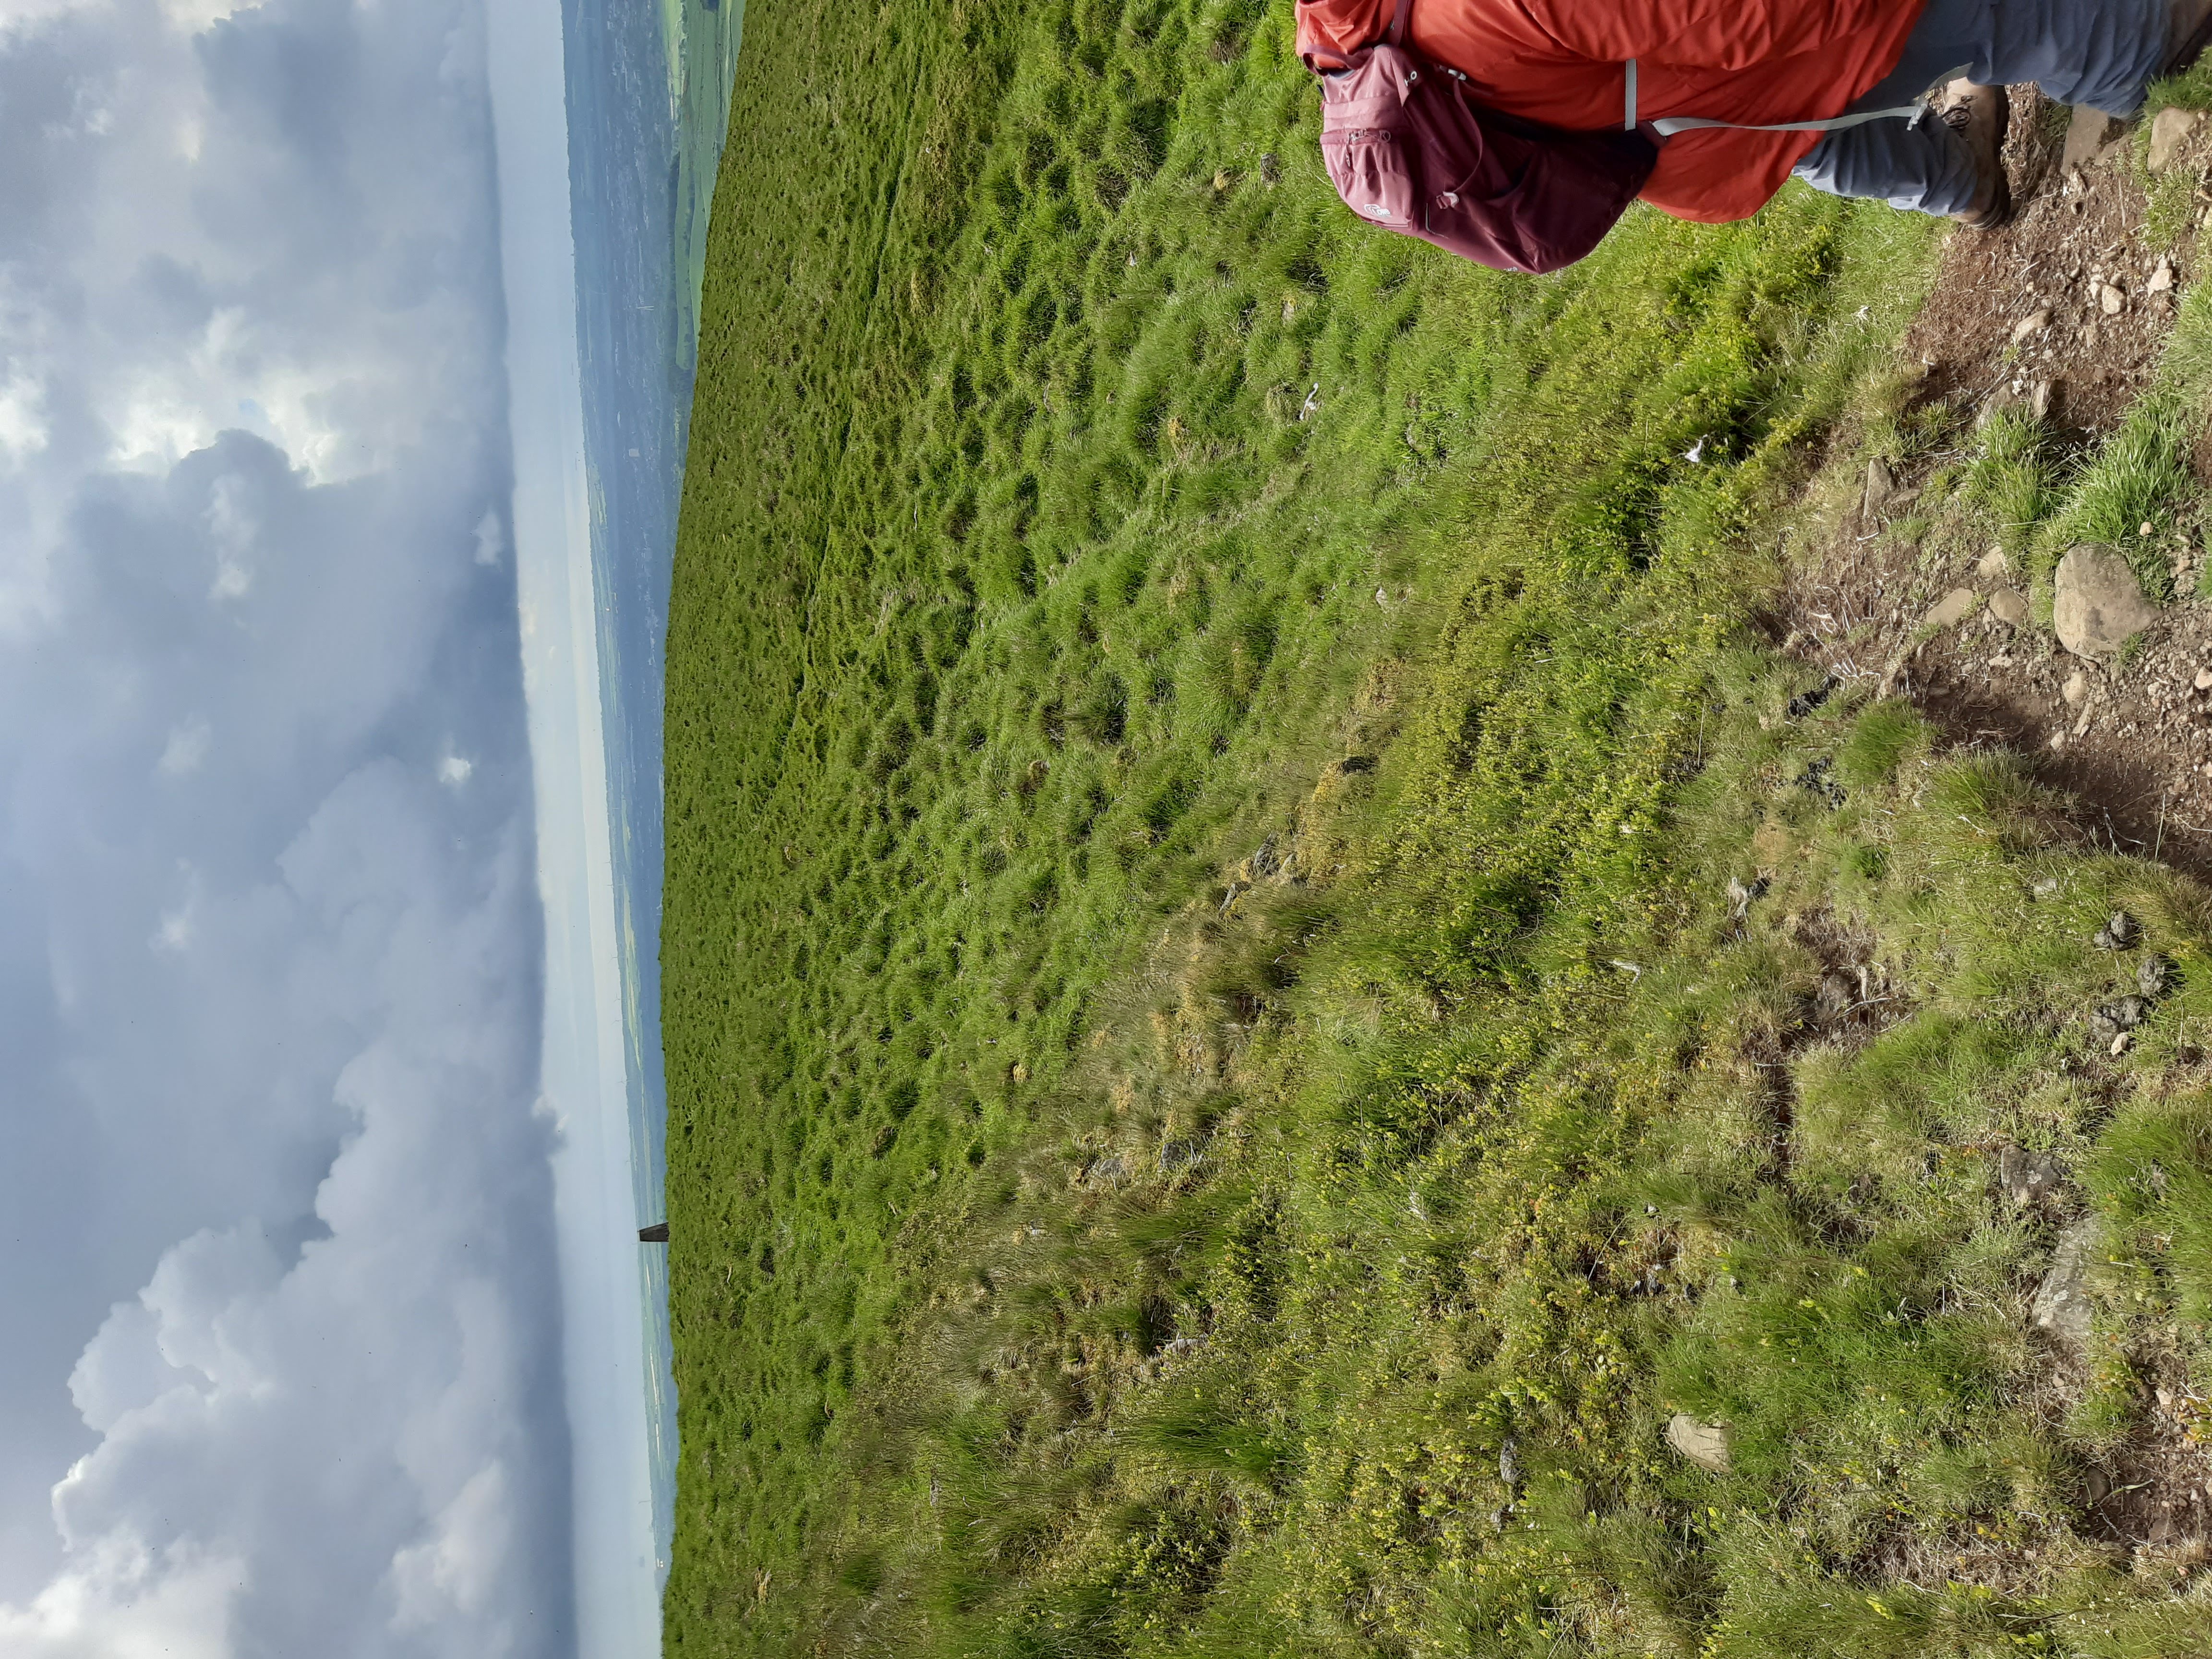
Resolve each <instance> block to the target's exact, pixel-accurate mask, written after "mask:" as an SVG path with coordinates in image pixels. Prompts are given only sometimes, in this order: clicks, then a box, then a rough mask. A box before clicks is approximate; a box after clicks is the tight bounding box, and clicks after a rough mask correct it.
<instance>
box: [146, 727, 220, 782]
mask: <svg viewBox="0 0 2212 1659" xmlns="http://www.w3.org/2000/svg"><path fill="white" fill-rule="evenodd" d="M214 742H215V733H214V732H213V731H212V730H211V729H210V727H209V726H208V723H207V722H206V721H205V720H200V719H198V718H197V717H195V718H193V719H191V720H186V721H185V723H184V724H183V725H182V726H173V727H171V728H170V731H169V740H168V741H167V743H165V744H162V745H161V759H160V760H159V761H158V762H156V763H155V764H156V765H157V766H158V767H159V768H160V769H161V775H163V776H164V777H171V778H181V777H186V776H189V775H191V774H192V773H194V772H197V771H198V770H199V769H200V767H201V766H202V765H203V764H204V763H205V762H206V760H207V757H208V750H209V748H210V746H211V745H212V744H214Z"/></svg>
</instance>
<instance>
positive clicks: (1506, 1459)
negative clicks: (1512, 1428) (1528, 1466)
mask: <svg viewBox="0 0 2212 1659" xmlns="http://www.w3.org/2000/svg"><path fill="white" fill-rule="evenodd" d="M1498 1479H1499V1480H1503V1481H1504V1483H1505V1484H1506V1485H1507V1486H1510V1487H1512V1488H1514V1489H1515V1490H1516V1491H1517V1490H1518V1489H1519V1488H1520V1485H1521V1443H1520V1442H1519V1441H1518V1440H1516V1438H1514V1437H1513V1436H1511V1435H1510V1434H1509V1435H1507V1436H1506V1437H1505V1443H1504V1445H1503V1446H1500V1447H1499V1448H1498Z"/></svg>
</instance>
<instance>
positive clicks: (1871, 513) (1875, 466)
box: [1859, 455, 1897, 519]
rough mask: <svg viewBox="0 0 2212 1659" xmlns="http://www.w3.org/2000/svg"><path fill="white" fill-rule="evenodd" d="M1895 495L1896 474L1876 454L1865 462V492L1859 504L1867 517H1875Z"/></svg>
mask: <svg viewBox="0 0 2212 1659" xmlns="http://www.w3.org/2000/svg"><path fill="white" fill-rule="evenodd" d="M1896 495H1897V474H1896V473H1894V472H1893V471H1890V470H1889V463H1888V462H1887V461H1885V460H1884V459H1881V456H1879V455H1877V456H1875V458H1874V459H1872V460H1870V461H1869V462H1868V463H1867V470H1866V492H1865V494H1864V495H1862V496H1861V497H1860V499H1859V506H1860V509H1861V511H1863V513H1865V514H1866V516H1867V517H1869V519H1871V518H1874V517H1875V516H1876V515H1877V514H1879V513H1881V510H1882V509H1883V508H1884V507H1887V506H1888V505H1889V504H1890V502H1891V501H1893V500H1894V499H1895V497H1896Z"/></svg>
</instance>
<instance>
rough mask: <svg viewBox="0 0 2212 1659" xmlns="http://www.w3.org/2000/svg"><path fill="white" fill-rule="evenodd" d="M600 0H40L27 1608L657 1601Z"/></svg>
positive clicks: (245, 1625) (9, 10)
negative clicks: (577, 287) (609, 429)
mask: <svg viewBox="0 0 2212 1659" xmlns="http://www.w3.org/2000/svg"><path fill="white" fill-rule="evenodd" d="M558 15H559V14H558V7H557V4H556V3H555V0H490V10H489V15H487V12H486V10H485V9H483V7H480V6H478V5H477V4H474V3H470V0H358V3H356V0H267V3H264V4H260V5H258V6H256V5H247V6H243V7H238V8H235V9H234V8H233V7H232V6H230V5H229V4H228V3H227V0H0V707H4V708H6V709H7V710H8V711H9V719H8V720H5V721H4V722H0V790H4V792H5V793H4V800H5V807H6V816H5V818H4V821H0V920H3V921H4V925H0V1060H4V1066H0V1077H4V1079H5V1083H4V1085H0V1091H4V1092H0V1304H4V1305H5V1306H6V1307H7V1308H8V1310H9V1314H10V1316H11V1322H10V1331H9V1338H10V1340H9V1342H8V1343H7V1344H5V1345H0V1421H4V1422H5V1423H6V1424H7V1425H8V1432H7V1433H6V1435H5V1436H4V1437H0V1652H5V1653H6V1654H8V1655H9V1656H10V1659H64V1656H68V1659H77V1656H83V1659H93V1656H98V1659H112V1656H118V1655H136V1654H139V1653H145V1654H149V1655H151V1654H162V1655H167V1656H172V1659H214V1656H228V1655H234V1654H237V1655H246V1654H266V1653H276V1654H311V1653H312V1654H343V1655H348V1656H352V1655H360V1656H383V1655H392V1656H403V1655H404V1656H413V1655H426V1656H427V1655H453V1656H463V1655H466V1656H469V1659H491V1656H500V1655H509V1654H512V1655H538V1654H555V1653H563V1652H567V1651H568V1650H570V1649H571V1648H572V1647H574V1646H575V1645H576V1637H577V1632H578V1628H579V1626H578V1620H579V1619H580V1620H581V1629H582V1631H583V1632H584V1633H585V1635H586V1640H585V1642H584V1644H583V1645H584V1648H585V1650H586V1651H587V1652H592V1653H599V1652H620V1653H625V1654H627V1653H633V1652H636V1651H638V1650H640V1649H641V1647H643V1646H648V1645H650V1644H651V1643H652V1641H653V1632H652V1626H651V1620H652V1605H651V1600H652V1598H651V1586H650V1578H649V1574H647V1573H644V1572H642V1571H641V1565H642V1564H641V1559H640V1558H641V1556H642V1555H643V1554H644V1553H645V1552H646V1551H647V1549H648V1548H649V1544H648V1543H647V1541H646V1540H645V1536H644V1531H643V1528H644V1526H645V1516H644V1515H643V1514H642V1512H641V1510H639V1508H638V1504H639V1503H640V1501H641V1500H640V1499H639V1498H638V1495H637V1489H638V1488H639V1487H640V1486H641V1485H642V1481H643V1474H642V1468H641V1462H642V1457H643V1449H642V1446H641V1444H639V1445H636V1446H635V1447H633V1445H632V1442H631V1437H632V1435H633V1432H634V1425H633V1424H632V1422H631V1421H630V1419H629V1416H628V1415H627V1413H629V1412H630V1411H631V1410H633V1409H637V1408H638V1396H639V1394H640V1392H641V1391H640V1390H638V1389H630V1391H629V1400H628V1401H625V1399H624V1398H623V1390H624V1389H625V1388H627V1387H628V1386H629V1381H628V1379H626V1377H625V1376H624V1374H623V1369H622V1364H621V1363H620V1359H619V1355H620V1352H622V1351H623V1342H624V1341H625V1340H628V1341H629V1352H635V1349H636V1343H635V1340H634V1327H635V1319H636V1310H635V1264H634V1261H633V1260H632V1258H630V1257H629V1256H628V1255H625V1254H624V1253H623V1248H622V1246H623V1239H622V1237H621V1235H622V1233H623V1231H625V1230H626V1229H627V1228H628V1227H629V1226H630V1225H634V1218H633V1217H632V1216H631V1215H630V1214H629V1207H630V1200H629V1187H628V1178H627V1172H626V1170H617V1171H613V1172H610V1170H609V1169H608V1167H607V1165H606V1162H605V1158H603V1157H602V1156H601V1154H600V1152H599V1139H598V1137H599V1134H600V1133H601V1125H600V1123H599V1120H598V1118H597V1116H595V1115H594V1113H593V1111H592V1108H593V1107H594V1106H596V1105H597V1104H598V1103H599V1100H600V1098H601V1096H600V1094H599V1087H598V1084H597V1082H596V1081H595V1079H598V1078H599V1075H600V1068H602V1067H603V1066H605V1064H608V1063H611V1064H612V1065H613V1066H614V1067H615V1071H616V1074H617V1075H618V1074H619V1055H618V1053H617V1055H616V1056H615V1057H614V1059H613V1060H612V1061H611V1062H609V1061H607V1060H605V1058H604V1057H603V1054H602V1050H603V1048H604V1047H605V1042H606V1041H607V1036H608V1028H607V1025H606V1022H607V1021H608V1020H609V1019H611V1018H617V1017H618V1009H616V1008H614V1007H612V1006H609V1004H610V1001H611V1000H610V999H609V998H608V997H607V996H606V995H605V975H607V973H608V972H609V971H610V968H611V957H610V955H609V952H610V951H611V942H610V941H609V940H608V939H606V937H605V933H604V932H603V930H602V927H601V925H600V917H599V910H600V908H603V899H602V897H601V896H600V895H599V893H598V892H597V890H596V888H595V884H602V883H601V878H602V875H603V873H604V872H603V870H602V868H601V864H603V861H604V856H605V816H604V802H603V800H600V801H598V802H597V803H595V802H594V799H593V793H592V792H593V790H594V789H595V788H599V789H603V787H604V785H603V781H595V774H594V771H593V768H594V766H595V765H596V764H598V763H597V761H596V760H595V758H594V753H595V748H596V720H597V702H596V699H595V698H594V697H592V696H585V695H581V694H580V691H579V685H580V684H588V681H587V680H586V679H581V678H580V677H587V676H588V675H589V674H590V673H591V671H592V662H591V659H590V654H589V635H590V632H591V630H590V629H589V628H588V626H586V625H584V623H587V621H588V618H587V617H586V618H582V619H580V618H579V617H577V616H575V615H574V614H572V613H569V612H568V611H566V610H565V609H564V607H565V606H566V605H567V603H568V600H567V596H568V593H569V592H571V591H572V585H573V583H574V580H575V577H576V573H577V569H578V566H577V564H576V561H577V560H579V559H580V558H583V557H586V556H587V554H586V552H585V551H584V550H583V548H582V544H581V541H580V536H581V531H582V526H581V525H580V522H579V520H578V518H577V513H578V508H579V497H578V494H577V490H578V481H579V479H580V469H581V455H580V447H579V446H580V438H579V433H580V427H579V426H578V424H577V422H576V419H575V416H574V413H573V409H572V406H573V404H574V333H573V324H574V311H573V276H572V275H571V274H570V266H569V259H570V253H569V249H568V246H567V243H566V207H567V204H566V200H565V179H566V169H565V155H566V145H565V141H564V137H563V132H562V125H561V121H560V112H561V94H560V74H559V70H560V64H559V58H558V55H557V52H558V46H559V40H558ZM495 94H496V96H495ZM503 271H504V272H506V273H507V276H503V275H502V272H503ZM517 273H520V275H519V276H518V275H517ZM510 278H512V279H513V280H510ZM564 352H565V354H566V356H565V358H564V356H563V354H564ZM510 370H512V387H513V390H512V393H510ZM518 581H520V585H521V592H520V601H521V602H520V605H519V604H518ZM563 641H567V643H566V644H564V643H563ZM526 661H527V664H528V666H529V675H530V681H529V689H530V693H531V696H530V699H529V701H528V702H526V699H525V696H524V671H525V664H526ZM532 738H535V739H536V740H537V742H538V745H539V748H540V750H541V752H540V754H539V756H538V769H537V772H536V774H535V775H534V776H533V772H532V753H531V746H530V745H531V741H532ZM595 804H596V805H597V806H598V807H599V811H597V813H596V815H595V813H594V811H593V808H594V805H595ZM541 810H542V811H543V813H544V816H543V817H542V818H541V817H540V816H539V814H540V811H541ZM594 822H596V825H597V828H596V830H594V829H593V824H594ZM595 833H596V836H597V837H598V841H597V844H596V846H595V845H594V844H593V842H592V836H593V835H594V834H595ZM593 860H600V861H601V864H594V862H593ZM541 891H542V893H543V895H544V902H543V903H541ZM549 947H550V955H549ZM549 996H550V997H551V998H552V999H553V1001H552V1006H553V1007H554V1009H555V1010H556V1014H555V1017H554V1018H552V1019H551V1020H550V1021H549V1020H548V1019H547V1018H546V1017H545V1012H544V1011H545V1009H546V1007H547V999H548V997H549ZM617 1036H618V1032H617ZM541 1068H544V1069H541ZM607 1105H608V1108H609V1109H610V1111H611V1113H612V1114H614V1115H616V1124H617V1129H610V1130H609V1131H608V1133H609V1134H610V1135H611V1136H613V1137H614V1140H613V1143H612V1144H617V1145H618V1144H619V1138H618V1133H617V1130H618V1126H619V1121H620V1120H619V1113H620V1110H621V1102H620V1099H619V1096H618V1094H617V1096H616V1097H614V1098H612V1099H611V1100H609V1101H608V1102H607ZM615 1175H618V1176H619V1180H618V1181H617V1180H615V1179H613V1178H612V1176H615ZM601 1240H605V1241H610V1243H608V1244H606V1245H604V1246H602V1245H600V1244H598V1243H595V1242H594V1241H601ZM627 1248H628V1249H629V1250H635V1248H636V1247H635V1244H629V1245H628V1246H627ZM609 1285H618V1286H619V1288H620V1289H621V1290H623V1291H626V1292H627V1293H628V1301H627V1304H625V1303H624V1300H623V1297H620V1296H617V1295H616V1294H614V1293H613V1291H611V1290H610V1289H609V1288H608V1287H609ZM564 1310H565V1311H564ZM625 1319H627V1320H629V1322H631V1323H632V1328H631V1330H630V1331H629V1332H627V1333H626V1332H625V1330H624V1329H623V1321H624V1320H625ZM609 1356H615V1358H613V1359H610V1358H608V1357H609ZM584 1362H589V1363H584ZM572 1415H573V1416H574V1420H575V1421H576V1422H577V1424H578V1425H580V1432H578V1433H577V1434H576V1436H575V1437H574V1455H573V1458H572V1449H571V1435H570V1430H569V1425H570V1420H571V1418H572ZM638 1438H639V1439H640V1440H641V1434H640V1435H639V1436H638ZM572 1506H580V1507H581V1509H582V1510H583V1512H584V1513H586V1515H587V1516H590V1517H591V1520H592V1526H591V1529H590V1530H589V1531H588V1532H587V1533H586V1534H580V1535H574V1537H573V1543H574V1554H573V1561H574V1571H573V1572H572ZM641 1584H642V1585H643V1589H642V1590H641V1588H640V1586H641Z"/></svg>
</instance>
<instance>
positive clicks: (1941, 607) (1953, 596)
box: [1920, 587, 1982, 629]
mask: <svg viewBox="0 0 2212 1659" xmlns="http://www.w3.org/2000/svg"><path fill="white" fill-rule="evenodd" d="M1981 602H1982V597H1981V595H1980V594H1978V593H1977V592H1974V590H1973V589H1972V588H1971V587H1954V588H1953V589H1952V590H1951V591H1950V592H1948V593H1946V594H1945V595H1944V596H1943V597H1942V599H1938V600H1936V603H1935V605H1933V606H1932V607H1930V608H1929V612H1928V614H1927V615H1926V616H1924V617H1922V618H1921V619H1920V625H1921V626H1922V627H1923V628H1936V629H1943V628H1956V627H1957V626H1958V625H1959V624H1960V623H1962V622H1964V621H1966V618H1967V617H1971V616H1972V615H1973V614H1974V607H1975V606H1976V605H1979V604H1980V603H1981Z"/></svg>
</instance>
